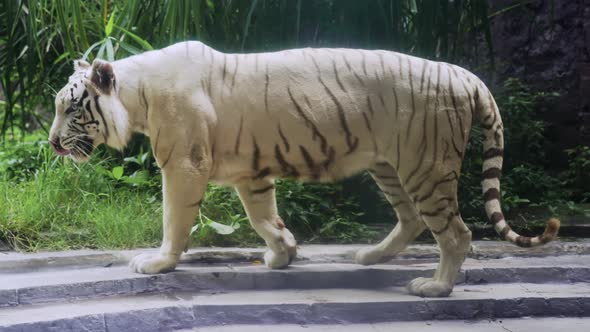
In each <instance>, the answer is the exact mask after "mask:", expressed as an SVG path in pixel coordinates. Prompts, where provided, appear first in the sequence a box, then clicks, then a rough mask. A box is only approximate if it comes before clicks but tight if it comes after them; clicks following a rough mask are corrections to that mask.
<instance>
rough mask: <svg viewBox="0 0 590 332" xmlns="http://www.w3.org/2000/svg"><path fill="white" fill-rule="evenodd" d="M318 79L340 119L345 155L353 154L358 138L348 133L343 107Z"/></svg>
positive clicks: (320, 79) (319, 77)
mask: <svg viewBox="0 0 590 332" xmlns="http://www.w3.org/2000/svg"><path fill="white" fill-rule="evenodd" d="M318 79H319V81H320V83H321V84H322V85H323V86H324V89H325V90H326V92H327V93H328V95H329V96H330V98H331V99H332V102H334V104H335V105H336V109H337V110H338V118H339V119H340V125H341V126H342V129H343V130H344V134H345V135H346V144H347V145H348V151H347V154H349V153H351V152H353V151H354V150H355V149H356V148H357V147H358V143H359V139H358V137H356V136H353V135H352V133H351V132H350V128H349V127H348V122H346V115H345V112H344V107H343V106H342V104H341V103H340V101H338V99H337V98H336V96H335V95H334V93H332V90H330V88H328V86H327V85H326V83H325V82H324V81H323V80H322V78H321V76H318Z"/></svg>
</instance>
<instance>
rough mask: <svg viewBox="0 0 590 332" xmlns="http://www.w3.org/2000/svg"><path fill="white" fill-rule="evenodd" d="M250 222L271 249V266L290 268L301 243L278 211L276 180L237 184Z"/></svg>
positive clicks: (267, 257) (268, 261)
mask: <svg viewBox="0 0 590 332" xmlns="http://www.w3.org/2000/svg"><path fill="white" fill-rule="evenodd" d="M236 190H237V191H238V194H239V195H240V200H241V201H242V204H243V205H244V209H245V210H246V213H247V214H248V218H249V219H250V224H251V225H252V227H253V228H254V230H255V231H256V233H258V235H260V237H262V238H263V239H264V241H265V242H266V244H267V245H268V247H269V251H267V252H266V254H265V255H264V261H265V263H266V266H268V267H269V268H271V269H281V268H285V267H287V266H288V265H289V264H290V263H291V261H292V260H293V259H294V258H295V256H297V243H296V241H295V238H294V237H293V234H291V232H290V231H289V230H288V229H287V228H286V227H285V224H284V223H283V220H282V219H281V217H279V215H278V212H277V203H276V199H275V186H274V181H272V180H266V179H262V180H254V181H251V182H249V183H246V184H242V185H239V186H236Z"/></svg>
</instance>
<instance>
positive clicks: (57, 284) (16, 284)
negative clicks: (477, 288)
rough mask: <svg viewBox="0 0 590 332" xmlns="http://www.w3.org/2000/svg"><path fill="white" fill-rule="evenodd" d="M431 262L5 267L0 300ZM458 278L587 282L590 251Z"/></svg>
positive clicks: (326, 284)
mask: <svg viewBox="0 0 590 332" xmlns="http://www.w3.org/2000/svg"><path fill="white" fill-rule="evenodd" d="M436 265H437V263H433V262H431V261H428V260H406V261H403V262H402V263H401V264H387V265H374V266H361V265H356V264H344V263H327V264H321V263H316V264H301V263H300V264H295V265H293V266H291V267H289V268H287V269H284V270H269V269H267V268H266V267H265V266H261V265H259V264H257V265H252V264H249V265H208V266H192V265H190V264H184V265H181V266H180V267H179V268H178V270H177V271H175V272H171V273H167V274H158V275H141V274H136V273H132V272H131V271H130V270H129V268H128V267H126V266H115V267H108V268H86V269H76V268H72V269H70V268H63V269H59V270H51V271H40V272H25V273H9V274H5V275H3V276H2V277H1V278H0V280H1V282H0V307H2V306H15V305H28V304H35V303H50V302H60V301H69V300H76V299H91V298H99V297H106V296H120V295H134V294H143V293H155V292H166V291H190V292H200V291H234V290H248V289H260V290H265V289H318V288H353V289H371V288H383V287H393V286H405V285H406V284H407V283H408V282H409V281H410V280H412V279H414V278H416V277H429V276H432V274H433V273H434V270H435V269H436ZM457 282H458V283H459V284H474V285H482V284H490V283H513V282H524V283H539V284H540V283H547V282H550V283H577V282H590V255H580V256H575V255H570V256H551V257H531V258H503V259H494V260H475V259H467V260H466V262H465V264H464V265H463V270H462V272H461V275H460V277H459V279H458V280H457Z"/></svg>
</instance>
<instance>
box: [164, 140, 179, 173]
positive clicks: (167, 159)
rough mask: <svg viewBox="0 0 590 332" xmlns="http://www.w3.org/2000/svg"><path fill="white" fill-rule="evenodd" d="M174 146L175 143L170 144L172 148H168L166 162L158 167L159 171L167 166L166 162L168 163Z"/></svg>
mask: <svg viewBox="0 0 590 332" xmlns="http://www.w3.org/2000/svg"><path fill="white" fill-rule="evenodd" d="M175 146H176V142H174V144H172V148H170V152H168V157H166V160H165V161H164V163H163V164H162V166H161V167H160V168H161V169H164V167H166V165H167V164H168V161H170V157H171V156H172V152H174V147H175Z"/></svg>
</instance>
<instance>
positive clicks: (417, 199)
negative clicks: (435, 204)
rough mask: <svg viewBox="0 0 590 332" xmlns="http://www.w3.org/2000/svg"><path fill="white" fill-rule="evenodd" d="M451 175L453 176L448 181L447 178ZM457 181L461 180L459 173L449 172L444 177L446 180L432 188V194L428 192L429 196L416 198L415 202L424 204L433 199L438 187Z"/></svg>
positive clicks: (438, 182)
mask: <svg viewBox="0 0 590 332" xmlns="http://www.w3.org/2000/svg"><path fill="white" fill-rule="evenodd" d="M449 175H451V177H450V178H448V179H447V177H448V176H449ZM457 180H459V176H458V175H457V172H455V171H452V172H449V173H447V174H446V175H445V176H444V178H443V179H442V180H440V181H437V182H435V183H434V185H433V186H432V188H431V189H430V192H428V194H426V195H424V196H422V197H416V198H415V201H416V202H424V201H425V200H427V199H429V198H430V197H432V195H434V192H435V190H436V188H437V187H438V186H440V185H442V184H444V183H446V182H452V181H457Z"/></svg>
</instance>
